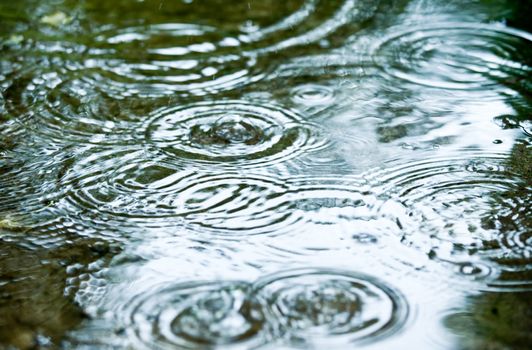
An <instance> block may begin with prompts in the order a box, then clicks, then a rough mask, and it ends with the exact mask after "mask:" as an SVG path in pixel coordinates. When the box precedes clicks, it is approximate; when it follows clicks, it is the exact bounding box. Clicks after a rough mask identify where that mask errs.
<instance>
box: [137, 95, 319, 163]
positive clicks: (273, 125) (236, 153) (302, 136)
mask: <svg viewBox="0 0 532 350" xmlns="http://www.w3.org/2000/svg"><path fill="white" fill-rule="evenodd" d="M145 135H146V136H145V137H146V140H147V142H148V143H150V144H152V145H154V146H155V147H157V148H159V149H162V150H163V151H164V152H165V153H167V154H169V155H173V156H175V157H178V158H180V159H183V158H184V159H190V160H194V161H195V162H196V163H201V162H206V163H211V164H212V163H225V164H230V165H239V166H242V167H253V166H257V165H259V164H260V165H270V164H274V163H278V162H281V161H283V160H286V159H289V158H292V157H295V156H297V155H298V154H300V153H302V152H307V151H310V150H313V149H316V148H319V147H322V146H323V145H324V144H325V140H323V139H319V138H318V136H319V135H318V133H317V128H316V127H315V126H314V125H312V124H310V123H308V122H305V121H303V118H302V117H301V116H299V115H298V114H296V113H295V112H293V111H291V110H288V109H284V108H281V107H279V106H276V105H269V104H254V103H251V102H246V101H226V102H216V103H210V102H204V103H197V104H192V105H188V106H184V107H183V106H180V107H176V108H169V109H162V110H159V111H157V112H156V113H155V114H154V116H153V117H152V118H151V119H150V121H149V123H148V125H147V127H146V131H145Z"/></svg>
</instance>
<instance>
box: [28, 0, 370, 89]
mask: <svg viewBox="0 0 532 350" xmlns="http://www.w3.org/2000/svg"><path fill="white" fill-rule="evenodd" d="M224 5H225V4H221V3H220V2H219V1H218V0H216V1H208V2H205V1H202V2H190V3H183V2H180V1H176V2H168V3H164V4H161V3H160V1H158V0H154V1H145V2H141V3H137V4H128V6H129V8H132V9H133V8H134V9H135V10H136V11H131V13H132V14H134V16H135V17H133V18H131V17H128V16H129V13H128V12H127V11H122V12H121V13H118V12H116V11H117V9H123V8H124V6H125V4H122V5H117V6H116V8H109V6H108V5H107V4H105V3H101V4H91V6H90V9H85V10H80V9H78V11H80V13H79V14H78V16H77V17H79V20H80V24H81V25H82V26H85V27H86V29H85V30H84V31H82V32H81V34H80V35H79V38H72V39H71V40H72V41H73V43H71V44H67V43H61V44H58V43H57V42H56V40H54V38H50V39H49V42H45V40H42V39H41V40H42V41H43V42H42V43H41V44H40V45H39V47H38V48H39V49H40V50H42V51H44V52H45V53H47V54H52V55H57V54H60V55H61V57H63V56H64V54H65V53H68V54H69V56H68V57H69V58H68V59H69V60H70V62H69V66H70V67H72V68H73V69H76V70H81V71H83V72H85V74H84V75H85V76H86V77H87V78H88V79H90V80H92V81H93V84H95V85H97V86H101V88H102V89H103V90H105V91H106V92H107V93H109V94H111V95H115V96H122V97H123V96H131V95H139V96H144V97H146V96H152V97H153V96H162V95H172V94H175V93H179V94H182V95H206V94H212V93H216V92H219V91H227V90H230V89H234V88H236V87H239V86H242V85H245V84H249V83H253V82H256V81H258V80H260V79H262V78H263V77H264V76H265V75H266V74H268V72H269V71H270V70H271V67H273V66H274V65H273V64H272V62H274V61H275V60H277V59H279V58H280V57H282V60H283V61H284V60H286V58H287V57H290V56H296V55H299V54H301V53H304V52H303V51H304V50H316V49H320V47H322V46H338V45H340V44H341V43H342V42H343V41H344V40H345V39H346V38H347V37H349V35H350V34H352V33H354V32H356V31H358V30H360V27H361V25H363V23H364V22H365V21H366V20H368V19H369V18H371V17H372V16H373V14H374V13H375V10H376V4H375V1H370V0H358V1H356V0H344V1H337V2H336V1H335V2H330V1H325V0H293V1H287V2H284V3H282V4H277V3H276V4H272V3H270V2H267V3H264V4H259V3H256V4H253V6H247V4H246V3H245V2H241V3H238V4H233V5H234V6H231V7H228V6H224ZM272 7H273V8H274V10H272ZM229 8H231V9H232V10H231V11H228V9H229ZM213 9H216V10H214V11H213ZM87 10H88V11H87ZM139 14H140V15H139ZM117 18H119V19H120V21H119V22H118V23H117ZM141 19H142V20H141ZM94 28H97V30H96V33H95V30H94ZM89 32H90V33H91V35H90V36H86V35H83V33H89ZM325 42H327V43H326V44H324V43H325ZM76 55H77V57H76Z"/></svg>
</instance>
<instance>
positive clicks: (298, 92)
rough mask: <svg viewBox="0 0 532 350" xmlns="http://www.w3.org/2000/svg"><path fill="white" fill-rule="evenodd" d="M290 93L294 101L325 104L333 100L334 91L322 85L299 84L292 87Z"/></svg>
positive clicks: (310, 104)
mask: <svg viewBox="0 0 532 350" xmlns="http://www.w3.org/2000/svg"><path fill="white" fill-rule="evenodd" d="M292 94H293V97H292V98H293V99H294V101H295V102H297V103H300V104H303V105H307V106H316V105H327V104H330V103H332V102H333V100H334V91H333V90H332V89H331V88H329V87H327V86H322V85H315V84H307V85H301V86H298V87H297V88H295V89H293V90H292Z"/></svg>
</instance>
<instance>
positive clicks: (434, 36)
mask: <svg viewBox="0 0 532 350" xmlns="http://www.w3.org/2000/svg"><path fill="white" fill-rule="evenodd" d="M531 42H532V35H530V34H528V33H526V32H522V31H519V30H517V29H511V28H506V27H504V26H496V25H482V24H470V25H468V24H464V23H444V24H441V25H432V26H421V27H415V28H413V29H410V30H408V31H406V32H404V31H403V32H399V33H393V34H391V35H389V36H388V37H387V38H386V39H385V40H383V41H381V42H380V43H379V44H378V46H377V47H375V48H374V50H375V53H376V58H375V59H376V62H377V65H379V66H380V67H381V68H382V69H383V70H384V72H386V73H387V74H388V75H389V76H391V77H395V78H399V79H403V80H406V81H409V82H411V83H414V84H419V85H424V86H428V87H435V88H443V89H460V90H462V89H481V88H486V87H490V86H495V85H497V84H500V83H503V84H514V83H516V82H517V83H518V82H519V81H521V80H525V81H526V79H527V77H528V76H529V75H530V73H531V71H532V62H531V61H530V56H531V53H532V51H531V49H530V47H531Z"/></svg>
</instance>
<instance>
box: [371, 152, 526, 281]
mask: <svg viewBox="0 0 532 350" xmlns="http://www.w3.org/2000/svg"><path fill="white" fill-rule="evenodd" d="M505 162H506V158H505V157H504V155H502V154H501V155H495V154H482V153H463V154H458V155H456V156H455V157H447V158H432V159H430V158H429V159H426V160H424V161H419V162H412V163H406V164H402V165H399V166H397V167H391V168H389V169H386V170H383V171H382V172H381V173H379V174H372V175H371V176H370V177H372V178H375V179H376V180H375V182H374V184H375V186H376V187H377V188H378V191H379V192H381V193H382V194H383V196H386V197H388V198H391V199H390V201H389V202H388V203H387V205H385V206H383V207H382V208H381V215H384V216H388V217H393V218H395V220H396V222H397V227H396V231H397V234H398V235H400V236H401V237H402V242H403V243H405V244H407V245H408V246H413V247H417V248H418V249H421V250H422V251H425V252H427V254H429V256H431V257H434V258H438V259H440V260H441V261H444V262H452V263H453V264H454V265H455V266H458V269H457V272H459V273H460V274H461V275H464V276H467V275H473V277H474V278H473V279H486V280H487V281H489V282H488V283H489V284H490V285H494V286H497V285H499V286H501V287H502V286H506V287H512V286H515V287H519V286H527V285H530V284H531V283H532V282H531V281H532V280H531V276H530V272H531V269H530V266H531V263H532V261H530V258H531V256H530V251H531V248H530V244H529V243H530V240H529V239H528V238H527V237H528V232H530V220H529V219H528V218H529V217H530V214H531V213H530V206H529V204H528V203H530V200H531V194H532V191H531V188H530V186H528V185H527V184H526V182H525V181H523V179H522V178H521V177H519V176H518V175H516V174H514V173H512V172H511V171H510V170H509V169H507V167H506V163H505ZM390 202H394V203H396V205H390ZM479 260H480V261H479ZM482 260H484V261H485V262H486V263H482ZM489 266H494V268H490V267H489ZM497 270H500V271H497ZM493 279H496V281H492V280H493Z"/></svg>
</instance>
